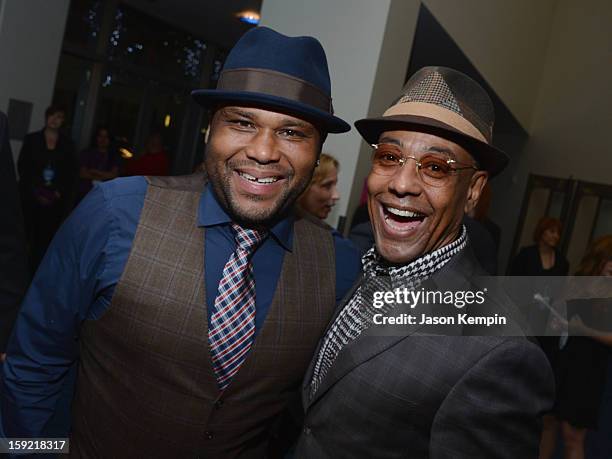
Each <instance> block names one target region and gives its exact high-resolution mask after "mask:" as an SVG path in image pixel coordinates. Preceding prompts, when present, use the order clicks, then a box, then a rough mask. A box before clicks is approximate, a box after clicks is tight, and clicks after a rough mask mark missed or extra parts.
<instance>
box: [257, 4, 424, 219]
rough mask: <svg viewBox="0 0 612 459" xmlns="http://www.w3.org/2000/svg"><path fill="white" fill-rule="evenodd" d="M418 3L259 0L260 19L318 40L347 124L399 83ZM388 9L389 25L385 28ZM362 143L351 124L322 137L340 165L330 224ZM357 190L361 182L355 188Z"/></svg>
mask: <svg viewBox="0 0 612 459" xmlns="http://www.w3.org/2000/svg"><path fill="white" fill-rule="evenodd" d="M418 5H419V1H418V0H376V1H371V0H332V1H330V0H308V1H287V0H264V2H263V8H262V11H261V16H262V23H261V24H262V25H266V26H269V27H272V28H274V29H276V30H277V31H279V32H281V33H284V34H287V35H292V36H296V35H311V36H314V37H316V38H318V39H319V40H320V41H321V43H322V44H323V47H324V48H325V51H326V53H327V59H328V62H329V67H330V73H331V78H332V97H333V103H334V109H335V111H336V114H337V115H338V116H340V117H341V118H343V119H344V120H346V121H347V122H348V123H350V124H351V125H352V123H353V122H354V121H355V120H357V119H359V118H363V117H365V116H366V115H367V114H368V113H371V112H372V107H376V111H379V108H380V107H382V106H384V105H385V104H388V103H389V102H391V100H392V98H393V96H394V95H395V94H397V93H398V92H399V90H400V89H401V87H402V83H403V78H404V75H405V72H406V68H407V63H408V57H409V54H410V49H411V46H412V36H413V34H414V28H415V24H416V15H417V12H418ZM390 12H392V15H391V16H392V17H391V19H392V22H393V24H394V25H393V26H392V27H390V28H388V27H387V23H388V20H389V16H390ZM400 20H401V21H400ZM398 21H399V22H398ZM402 24H403V27H402ZM381 51H382V52H381ZM394 57H395V58H394ZM373 93H375V95H374V97H373ZM362 148H364V147H363V143H362V141H361V137H360V136H359V134H357V132H356V131H355V130H354V129H353V130H352V131H351V132H350V133H348V134H344V135H335V134H332V135H330V136H329V137H328V140H327V142H326V143H325V146H324V150H325V151H327V152H329V153H331V154H332V155H334V156H335V157H336V158H338V160H339V161H340V167H341V170H340V179H339V191H340V194H341V196H342V198H341V200H340V202H339V204H338V205H337V206H336V207H335V208H334V212H333V214H332V215H331V216H330V218H329V219H328V221H329V222H330V223H331V224H332V225H334V226H335V225H336V223H337V219H338V216H340V215H345V214H346V213H347V207H348V202H349V196H350V193H351V187H352V184H353V177H354V175H355V171H356V170H357V162H358V158H359V152H360V150H361V149H362ZM360 190H361V185H359V190H358V191H356V193H357V194H358V193H359V191H360Z"/></svg>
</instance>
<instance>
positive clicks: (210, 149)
mask: <svg viewBox="0 0 612 459" xmlns="http://www.w3.org/2000/svg"><path fill="white" fill-rule="evenodd" d="M210 129H211V134H210V139H209V142H208V144H207V148H206V156H205V166H206V170H207V172H208V177H209V179H210V182H211V184H212V187H213V190H214V192H215V195H216V197H217V199H218V200H219V202H220V203H221V205H222V206H223V208H224V209H225V210H226V212H228V214H229V215H230V216H231V217H232V219H234V220H236V221H238V222H241V223H243V224H247V225H254V226H267V225H269V224H271V223H272V222H273V221H274V220H275V219H276V218H277V217H278V216H279V215H280V214H282V213H283V212H284V211H285V210H287V209H288V208H289V207H290V206H291V205H292V204H293V203H294V202H295V200H296V199H297V197H298V196H299V195H300V194H301V193H302V192H303V191H304V189H305V188H306V187H307V186H308V183H309V182H310V178H311V177H312V173H313V170H314V167H315V161H316V160H317V157H318V154H319V150H320V133H319V131H318V130H317V128H315V126H314V125H312V124H311V123H309V122H307V121H304V120H302V119H300V118H296V117H293V116H290V115H286V114H283V113H278V112H273V111H268V110H264V109H260V108H252V107H237V106H227V107H222V108H220V109H219V110H217V111H216V112H215V114H214V117H213V120H212V123H211V128H210Z"/></svg>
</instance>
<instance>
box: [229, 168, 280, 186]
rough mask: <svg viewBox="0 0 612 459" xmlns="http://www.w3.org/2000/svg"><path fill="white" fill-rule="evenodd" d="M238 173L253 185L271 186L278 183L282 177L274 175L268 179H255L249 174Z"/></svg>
mask: <svg viewBox="0 0 612 459" xmlns="http://www.w3.org/2000/svg"><path fill="white" fill-rule="evenodd" d="M236 173H237V174H238V175H239V176H240V177H242V178H243V179H245V180H248V181H249V182H253V183H260V184H262V185H269V184H271V183H275V182H278V181H279V180H280V179H282V177H280V176H276V175H272V176H268V177H255V176H254V175H251V174H247V173H246V172H242V171H236Z"/></svg>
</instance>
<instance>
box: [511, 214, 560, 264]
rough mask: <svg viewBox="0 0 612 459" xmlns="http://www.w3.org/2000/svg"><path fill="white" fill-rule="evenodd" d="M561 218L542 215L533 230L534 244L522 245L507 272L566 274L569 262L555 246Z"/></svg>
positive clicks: (557, 240) (558, 237)
mask: <svg viewBox="0 0 612 459" xmlns="http://www.w3.org/2000/svg"><path fill="white" fill-rule="evenodd" d="M561 228H562V224H561V220H559V219H557V218H552V217H542V218H541V219H540V220H539V221H538V224H537V225H536V228H535V230H534V232H533V240H534V242H535V244H534V245H530V246H528V247H523V248H522V249H521V251H520V252H519V253H518V255H517V256H516V257H515V258H514V260H513V261H512V263H511V265H510V270H509V272H508V274H509V275H511V276H567V273H568V271H569V263H568V261H567V259H566V258H565V257H564V256H563V254H562V253H561V252H560V251H559V249H558V248H557V246H558V245H559V241H560V240H561Z"/></svg>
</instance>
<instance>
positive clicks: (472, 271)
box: [296, 67, 554, 459]
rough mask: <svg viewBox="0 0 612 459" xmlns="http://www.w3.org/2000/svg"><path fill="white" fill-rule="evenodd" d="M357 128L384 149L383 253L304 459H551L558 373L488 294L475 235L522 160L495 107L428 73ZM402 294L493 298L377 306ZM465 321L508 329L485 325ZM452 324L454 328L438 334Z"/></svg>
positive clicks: (311, 385) (367, 282)
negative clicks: (473, 214) (498, 139)
mask: <svg viewBox="0 0 612 459" xmlns="http://www.w3.org/2000/svg"><path fill="white" fill-rule="evenodd" d="M356 127H357V129H358V130H359V133H360V134H361V135H362V137H363V138H364V139H365V140H366V141H367V142H368V143H369V144H371V145H372V148H373V153H372V166H371V171H370V174H369V176H368V178H367V186H368V193H369V196H368V207H369V214H370V219H371V221H372V227H373V230H374V236H375V245H374V246H373V247H372V248H371V249H370V250H369V251H368V252H366V254H365V255H364V257H363V271H364V274H363V276H362V278H361V279H360V281H359V282H358V283H357V284H356V286H355V287H354V289H353V291H352V293H351V294H350V295H349V296H348V299H347V301H346V302H345V303H344V304H343V305H341V306H340V307H339V308H338V312H337V313H336V315H335V317H334V319H333V320H332V322H331V323H330V326H329V327H328V329H327V331H326V333H325V336H324V338H323V339H322V340H321V343H320V346H319V348H318V350H317V352H316V354H315V357H314V358H313V361H312V363H311V367H310V369H309V371H308V373H307V376H306V378H305V381H304V384H303V405H304V409H305V411H306V415H305V422H304V427H303V432H302V434H301V436H300V440H299V442H298V445H297V449H296V457H300V458H302V457H304V458H309V459H313V458H314V459H318V458H351V459H355V458H376V457H386V458H400V457H401V458H436V459H441V458H448V459H451V458H452V459H457V458H465V459H468V458H469V459H476V458H478V459H491V458H507V459H517V458H531V459H535V458H537V457H538V444H539V438H540V430H541V429H540V419H541V416H542V414H543V413H545V412H546V411H548V410H549V409H550V408H551V406H552V403H553V392H554V389H553V377H552V371H551V369H550V366H549V364H548V362H547V359H546V357H545V356H544V354H543V353H542V352H541V350H540V349H539V348H538V346H537V345H536V344H535V343H534V342H533V341H531V340H530V339H528V338H527V337H525V336H524V335H523V333H522V330H523V328H522V327H521V326H520V316H519V315H518V311H517V310H516V308H515V307H514V305H512V304H511V303H510V302H509V300H508V298H507V296H505V295H504V294H503V292H499V291H498V290H487V288H486V287H485V288H482V287H481V284H480V282H481V278H480V277H479V276H480V275H482V274H484V271H483V270H482V269H481V268H480V267H479V266H478V263H477V262H476V260H475V257H474V255H473V254H472V253H471V250H470V245H469V241H468V235H467V233H466V229H465V227H464V226H463V225H462V223H461V221H462V217H463V214H464V212H469V211H470V210H471V209H472V208H473V207H474V206H475V205H476V203H477V202H478V199H479V197H480V193H481V191H482V189H483V187H484V185H485V183H486V181H487V179H488V177H491V176H494V175H495V174H497V173H499V172H500V171H501V170H502V169H503V168H504V166H505V165H506V163H507V162H508V158H507V156H506V155H505V154H504V153H503V152H501V151H500V150H498V149H497V148H495V147H494V146H493V145H492V143H491V134H492V127H493V107H492V103H491V101H490V99H489V97H488V95H487V94H486V92H485V91H484V90H483V89H482V88H481V87H480V86H479V85H478V84H477V83H476V82H475V81H473V80H472V79H471V78H469V77H467V76H466V75H463V74H462V73H460V72H457V71H455V70H452V69H449V68H444V67H425V68H423V69H421V70H420V71H419V72H417V73H416V74H415V75H414V76H413V77H412V78H411V79H410V80H409V81H408V82H407V83H406V86H405V87H404V89H403V90H402V93H401V95H400V96H399V98H398V100H397V101H396V102H395V103H393V104H392V105H391V107H390V108H389V109H388V110H387V111H386V112H385V113H384V114H383V115H382V116H381V117H379V118H370V119H363V120H359V121H357V122H356ZM484 285H486V284H484ZM381 288H382V289H381ZM393 288H398V289H402V288H403V289H406V291H408V292H413V293H415V292H427V293H429V292H434V293H436V292H441V293H444V294H445V297H446V294H447V293H451V294H452V296H453V298H468V297H469V296H468V294H467V293H470V292H471V293H472V294H473V295H477V294H478V293H479V292H480V295H481V296H482V299H483V300H482V302H480V303H479V302H478V301H474V302H472V304H471V305H470V306H465V303H463V304H462V303H459V302H458V301H455V302H454V303H449V304H448V305H445V304H437V303H436V300H433V303H432V304H428V303H427V302H426V301H423V300H421V301H420V303H418V304H417V303H415V304H414V306H415V308H414V309H412V308H411V307H407V308H406V307H404V305H403V304H402V301H398V300H395V299H393V295H392V296H391V299H390V300H389V303H388V304H381V302H380V301H379V302H378V304H377V303H376V302H375V301H374V300H375V299H376V297H375V295H376V294H380V293H381V292H384V293H387V291H385V290H384V289H388V292H390V293H392V292H393ZM466 292H467V293H466ZM380 298H381V297H380V296H379V297H378V299H379V300H380ZM434 298H435V296H434ZM473 298H475V297H473ZM439 301H440V300H437V302H438V303H439ZM462 301H463V300H462ZM398 308H399V309H400V311H401V310H404V311H408V313H411V312H412V313H413V314H415V317H414V320H409V321H407V322H403V324H402V323H401V322H400V326H399V327H395V328H393V327H391V328H390V326H389V325H388V324H389V323H390V324H393V323H394V322H388V323H387V325H385V322H384V321H383V318H385V317H386V318H390V319H397V318H400V319H401V318H402V317H405V316H402V315H401V314H396V315H394V312H395V310H396V309H398ZM402 308H403V309H402ZM457 308H465V309H461V311H459V310H457ZM459 312H465V313H466V314H469V317H468V319H469V318H474V319H476V318H477V317H493V318H495V317H500V316H501V317H504V318H505V319H506V320H507V323H506V324H502V323H501V322H500V323H497V324H494V325H492V326H491V328H486V327H484V326H480V327H478V326H472V325H471V324H469V323H466V324H464V323H462V321H460V320H459V317H458V315H459ZM421 314H423V315H424V316H425V318H426V319H425V320H424V319H423V318H422V317H421ZM443 314H448V316H445V315H443ZM406 315H408V314H406ZM376 317H378V318H376ZM446 317H451V318H455V322H454V323H453V322H452V321H449V320H448V319H446ZM462 317H463V316H462ZM441 318H442V319H445V320H446V323H447V324H448V326H446V325H445V326H440V325H435V322H434V321H433V319H441ZM427 319H430V320H427ZM463 320H464V321H466V322H467V320H466V317H463ZM432 323H433V324H434V325H431V324H432ZM439 323H443V322H439ZM395 324H396V325H397V322H395Z"/></svg>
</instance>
